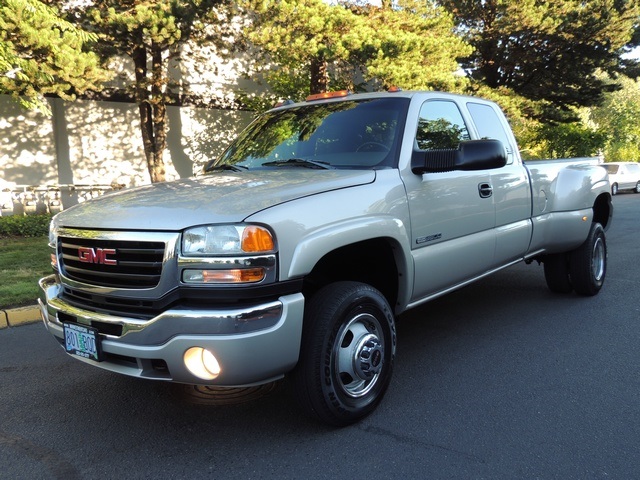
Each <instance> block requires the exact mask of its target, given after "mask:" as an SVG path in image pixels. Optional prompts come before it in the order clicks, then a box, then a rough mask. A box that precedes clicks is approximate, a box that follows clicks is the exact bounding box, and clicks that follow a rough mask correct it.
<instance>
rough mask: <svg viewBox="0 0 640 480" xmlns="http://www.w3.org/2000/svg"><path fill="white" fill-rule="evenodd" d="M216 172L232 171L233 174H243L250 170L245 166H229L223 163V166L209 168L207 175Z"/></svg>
mask: <svg viewBox="0 0 640 480" xmlns="http://www.w3.org/2000/svg"><path fill="white" fill-rule="evenodd" d="M216 170H230V171H232V172H242V171H243V170H249V167H245V166H244V165H229V164H228V163H223V164H222V165H216V166H215V167H209V168H207V170H206V172H205V173H209V172H214V171H216Z"/></svg>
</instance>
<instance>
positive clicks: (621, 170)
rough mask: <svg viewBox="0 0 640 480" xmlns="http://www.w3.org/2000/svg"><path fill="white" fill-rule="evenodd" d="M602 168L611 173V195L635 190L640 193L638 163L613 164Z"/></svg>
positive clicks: (639, 166) (605, 164) (606, 164)
mask: <svg viewBox="0 0 640 480" xmlns="http://www.w3.org/2000/svg"><path fill="white" fill-rule="evenodd" d="M602 166H603V167H604V168H605V169H606V170H607V172H609V181H610V182H611V195H616V194H617V193H618V192H619V191H620V190H633V191H634V192H635V193H640V164H639V163H636V162H611V163H604V164H602Z"/></svg>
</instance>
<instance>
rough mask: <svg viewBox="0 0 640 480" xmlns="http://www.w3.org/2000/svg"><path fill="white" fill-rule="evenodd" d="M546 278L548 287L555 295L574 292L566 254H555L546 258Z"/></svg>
mask: <svg viewBox="0 0 640 480" xmlns="http://www.w3.org/2000/svg"><path fill="white" fill-rule="evenodd" d="M544 278H545V280H546V281H547V287H549V290H551V291H552V292H554V293H571V292H572V291H573V286H572V285H571V278H570V277H569V260H568V259H567V254H566V253H554V254H551V255H547V256H545V257H544Z"/></svg>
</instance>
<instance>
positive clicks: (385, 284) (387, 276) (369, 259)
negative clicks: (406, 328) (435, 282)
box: [302, 238, 399, 308]
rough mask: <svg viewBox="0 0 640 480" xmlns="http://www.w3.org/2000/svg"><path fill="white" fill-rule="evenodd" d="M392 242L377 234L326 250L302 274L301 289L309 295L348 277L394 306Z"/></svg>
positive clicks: (395, 283) (395, 278)
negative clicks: (310, 269)
mask: <svg viewBox="0 0 640 480" xmlns="http://www.w3.org/2000/svg"><path fill="white" fill-rule="evenodd" d="M392 242H393V241H392V240H389V239H384V238H378V239H372V240H366V241H364V242H358V243H354V244H352V245H346V246H344V247H340V248H337V249H336V250H333V251H332V252H329V253H328V254H327V255H325V256H324V257H322V258H321V259H320V260H319V261H318V263H317V264H316V265H315V267H314V268H313V270H312V271H311V273H310V274H309V275H307V276H306V277H305V280H304V285H303V292H302V293H303V294H304V295H305V296H306V297H308V298H309V297H311V296H313V294H314V293H315V292H316V291H318V290H319V289H320V288H322V287H323V286H325V285H327V284H329V283H333V282H337V281H340V280H351V281H356V282H363V283H366V284H369V285H371V286H372V287H374V288H376V289H377V290H379V291H380V292H381V293H382V294H383V295H384V296H385V297H386V299H387V301H388V302H389V305H391V307H392V308H393V306H394V305H395V304H396V301H397V299H398V283H399V282H398V267H397V265H396V260H395V255H394V246H393V243H392Z"/></svg>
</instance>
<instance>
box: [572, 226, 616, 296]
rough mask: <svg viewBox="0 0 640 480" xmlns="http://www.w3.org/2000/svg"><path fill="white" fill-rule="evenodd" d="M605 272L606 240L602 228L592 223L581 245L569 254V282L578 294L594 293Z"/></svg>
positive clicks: (597, 289)
mask: <svg viewBox="0 0 640 480" xmlns="http://www.w3.org/2000/svg"><path fill="white" fill-rule="evenodd" d="M606 273H607V242H606V240H605V236H604V229H603V228H602V225H600V224H599V223H592V224H591V229H590V230H589V235H588V236H587V239H586V240H585V241H584V243H583V244H582V245H580V246H579V247H578V248H576V249H575V250H573V251H572V252H571V253H570V254H569V275H570V276H571V284H572V285H573V289H574V290H575V291H576V293H578V294H580V295H588V296H592V295H596V294H597V293H598V292H599V291H600V289H601V288H602V285H603V283H604V277H605V275H606Z"/></svg>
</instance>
